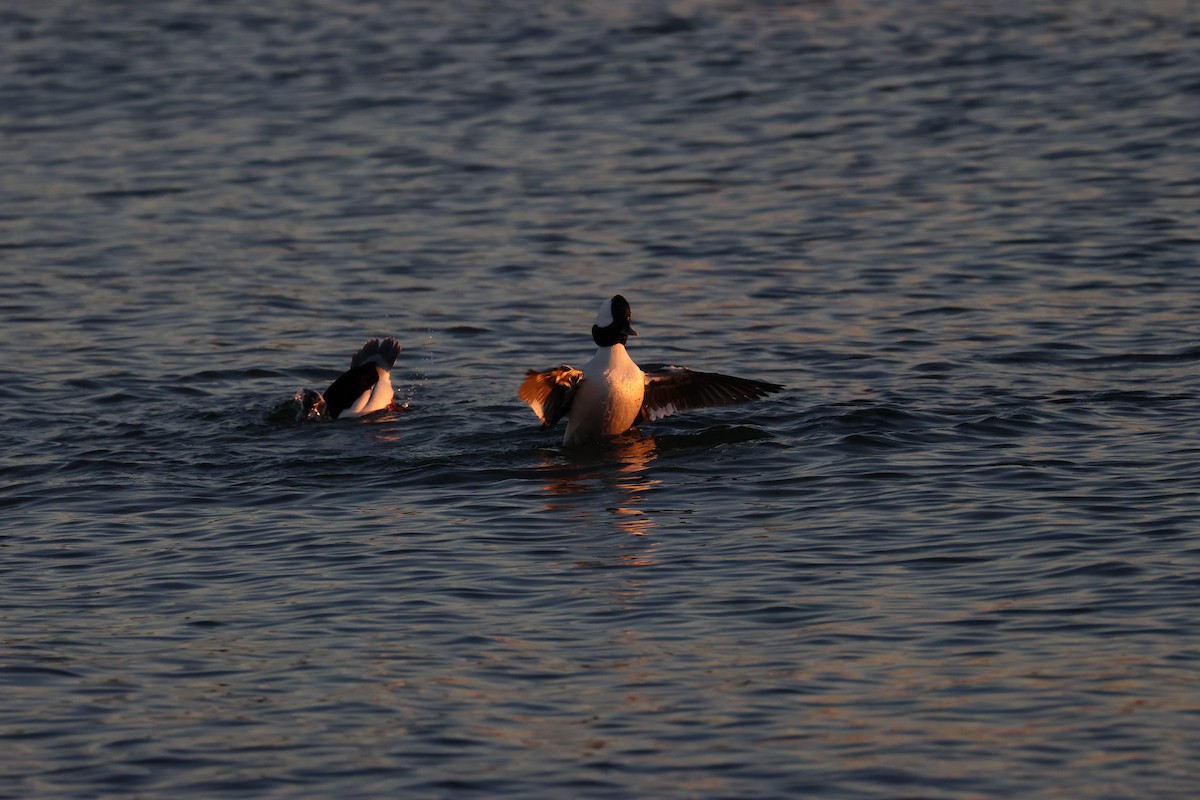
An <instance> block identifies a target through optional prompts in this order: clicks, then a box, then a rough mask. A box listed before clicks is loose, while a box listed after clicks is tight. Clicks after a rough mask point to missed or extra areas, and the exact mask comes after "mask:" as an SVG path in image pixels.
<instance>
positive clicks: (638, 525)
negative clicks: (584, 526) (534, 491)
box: [541, 431, 659, 566]
mask: <svg viewBox="0 0 1200 800" xmlns="http://www.w3.org/2000/svg"><path fill="white" fill-rule="evenodd" d="M656 451H657V445H656V444H655V442H654V439H653V438H652V437H650V436H646V435H644V434H642V433H639V432H637V431H634V432H632V433H629V434H627V435H625V436H622V437H619V438H618V439H615V440H613V441H612V442H611V443H608V444H607V445H606V446H605V447H604V448H602V449H600V450H596V451H594V452H590V453H587V454H584V455H581V456H579V457H578V460H574V461H572V462H571V463H570V464H569V465H568V466H567V468H566V469H564V465H563V464H562V463H561V462H559V461H558V460H556V459H553V458H551V457H549V456H547V457H546V458H544V459H543V461H542V465H541V467H542V469H543V470H545V471H546V472H548V473H550V474H551V479H550V481H549V482H548V483H547V484H546V485H545V486H544V487H543V488H544V491H545V492H546V495H547V500H546V503H545V505H544V506H543V508H544V509H545V510H546V511H548V512H554V513H564V512H566V514H567V515H568V516H569V517H570V518H571V519H574V520H579V521H581V522H587V523H590V524H594V523H595V522H596V518H595V510H596V504H595V503H592V502H588V503H584V502H580V500H582V498H583V496H585V495H591V494H592V493H593V492H596V491H598V490H599V491H605V490H607V491H611V492H613V493H614V494H615V495H616V497H615V501H616V502H615V503H614V504H613V505H610V506H608V507H607V508H606V511H607V513H608V515H609V521H610V522H611V523H612V524H613V525H614V526H615V527H616V528H617V530H619V531H621V532H623V533H627V534H629V535H630V536H645V535H646V534H648V533H649V532H650V531H651V530H652V529H653V528H654V519H653V518H652V517H651V516H650V515H648V514H647V513H646V512H645V511H644V510H643V509H641V508H640V507H639V506H640V505H641V503H642V500H643V495H644V494H645V492H646V491H647V490H649V489H650V488H651V487H653V486H655V485H657V484H658V483H659V481H658V480H655V479H652V478H650V477H649V472H648V468H649V466H650V464H651V463H653V461H654V459H655V458H656V456H657V453H656ZM576 498H579V499H578V500H577V499H576ZM645 563H649V562H645ZM628 565H629V566H644V563H639V560H638V559H636V558H635V559H633V560H632V561H630V562H629V564H628Z"/></svg>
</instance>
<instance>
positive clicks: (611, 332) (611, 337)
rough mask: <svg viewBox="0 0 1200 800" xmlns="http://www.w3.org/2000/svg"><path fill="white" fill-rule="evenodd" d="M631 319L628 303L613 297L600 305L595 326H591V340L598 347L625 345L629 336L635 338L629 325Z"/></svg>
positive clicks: (622, 298)
mask: <svg viewBox="0 0 1200 800" xmlns="http://www.w3.org/2000/svg"><path fill="white" fill-rule="evenodd" d="M631 319H633V311H631V310H630V308H629V302H628V301H627V300H626V299H625V298H624V297H621V295H619V294H618V295H615V296H613V297H611V298H609V299H608V300H605V301H604V302H603V303H601V304H600V313H598V314H596V324H595V325H593V326H592V339H593V341H595V342H596V344H597V345H599V346H600V347H612V346H613V345H614V344H625V342H626V341H627V340H628V339H629V337H630V336H637V331H635V330H634V329H633V328H632V327H630V325H629V321H630V320H631Z"/></svg>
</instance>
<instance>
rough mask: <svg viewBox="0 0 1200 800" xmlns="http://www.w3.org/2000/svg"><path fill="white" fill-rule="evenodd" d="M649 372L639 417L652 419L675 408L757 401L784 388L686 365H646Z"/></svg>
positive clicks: (677, 409) (642, 419) (640, 419)
mask: <svg viewBox="0 0 1200 800" xmlns="http://www.w3.org/2000/svg"><path fill="white" fill-rule="evenodd" d="M642 371H643V372H645V373H646V394H645V395H644V396H643V397H642V410H641V411H640V412H638V417H637V420H636V421H635V422H634V424H635V425H636V424H638V423H640V422H652V421H654V420H656V419H662V418H663V417H665V416H668V415H669V414H674V413H675V412H676V411H685V410H687V409H689V408H707V407H709V406H724V405H729V404H730V403H741V402H744V401H746V400H757V399H758V398H760V397H766V396H767V395H769V394H771V393H772V392H778V391H779V390H781V389H782V388H783V387H782V386H780V385H779V384H777V383H767V382H766V381H754V380H750V379H749V378H735V377H734V376H732V375H721V374H718V373H716V372H696V371H695V370H690V369H687V368H685V367H671V366H654V367H643V368H642Z"/></svg>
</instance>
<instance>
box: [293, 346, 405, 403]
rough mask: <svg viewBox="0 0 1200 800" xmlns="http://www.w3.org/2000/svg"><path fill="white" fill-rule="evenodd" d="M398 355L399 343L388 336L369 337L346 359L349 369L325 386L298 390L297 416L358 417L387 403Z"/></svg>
mask: <svg viewBox="0 0 1200 800" xmlns="http://www.w3.org/2000/svg"><path fill="white" fill-rule="evenodd" d="M399 357H400V343H399V342H398V341H396V340H395V339H393V338H392V337H390V336H389V337H387V338H386V339H384V340H383V341H380V340H379V339H371V340H370V341H368V342H367V343H366V344H364V345H363V346H362V349H361V350H359V351H358V352H357V353H355V354H354V357H353V358H351V359H350V369H349V370H347V371H346V372H343V373H342V374H341V375H340V376H339V377H338V379H337V380H335V381H334V382H333V383H331V384H329V388H328V389H326V390H325V391H324V392H318V391H316V390H315V389H305V390H304V391H303V392H302V393H301V395H300V398H299V399H300V411H299V413H298V415H297V417H298V419H300V420H306V419H326V418H328V419H337V418H338V417H361V416H364V415H366V414H371V413H374V412H376V411H382V410H384V409H385V408H388V407H390V406H391V405H392V404H393V402H394V401H395V393H394V391H393V390H392V378H391V369H392V367H393V366H395V364H396V359H397V358H399Z"/></svg>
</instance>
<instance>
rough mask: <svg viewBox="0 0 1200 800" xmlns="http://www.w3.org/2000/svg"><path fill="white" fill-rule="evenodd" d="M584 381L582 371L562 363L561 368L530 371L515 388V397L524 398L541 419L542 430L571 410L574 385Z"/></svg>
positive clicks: (552, 424)
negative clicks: (517, 387)
mask: <svg viewBox="0 0 1200 800" xmlns="http://www.w3.org/2000/svg"><path fill="white" fill-rule="evenodd" d="M581 380H583V372H581V371H580V370H577V369H574V368H572V367H569V366H567V365H566V364H563V365H562V366H561V367H554V368H552V369H547V370H543V371H542V372H538V371H537V370H532V369H531V370H529V371H528V372H526V373H525V380H524V381H522V382H521V388H520V389H518V390H517V397H519V398H521V399H522V400H524V401H525V402H526V403H528V404H529V407H530V408H532V409H533V413H535V414H537V416H538V419H540V420H541V421H542V428H543V430H544V429H546V428H550V427H553V426H554V424H555V423H556V422H558V421H559V420H560V419H562V418H563V417H564V416H566V415H567V414H568V413H569V412H570V410H571V400H572V399H573V398H574V397H575V387H576V386H578V385H579V382H580V381H581Z"/></svg>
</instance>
